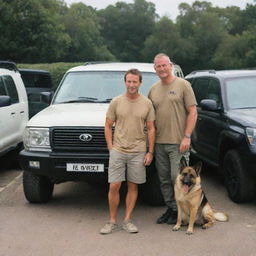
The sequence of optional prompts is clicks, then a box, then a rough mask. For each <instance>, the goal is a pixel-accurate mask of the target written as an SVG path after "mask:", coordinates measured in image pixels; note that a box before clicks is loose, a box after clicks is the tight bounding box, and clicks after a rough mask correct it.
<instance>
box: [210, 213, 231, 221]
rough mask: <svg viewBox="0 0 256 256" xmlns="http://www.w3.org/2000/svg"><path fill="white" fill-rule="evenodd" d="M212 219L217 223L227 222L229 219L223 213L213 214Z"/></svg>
mask: <svg viewBox="0 0 256 256" xmlns="http://www.w3.org/2000/svg"><path fill="white" fill-rule="evenodd" d="M213 217H214V219H215V220H217V221H228V219H229V217H228V215H227V214H226V213H223V212H214V213H213Z"/></svg>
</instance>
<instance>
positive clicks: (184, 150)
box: [148, 53, 197, 224]
mask: <svg viewBox="0 0 256 256" xmlns="http://www.w3.org/2000/svg"><path fill="white" fill-rule="evenodd" d="M154 67H155V71H156V73H157V75H158V76H159V78H160V81H159V82H157V83H156V84H154V85H153V86H152V87H151V89H150V91H149V95H148V97H149V99H151V101H152V103H153V106H154V108H155V114H156V144H155V157H156V168H157V171H158V175H159V180H160V187H161V191H162V194H163V198H164V201H165V204H166V205H167V207H168V208H167V210H166V212H165V213H164V214H163V215H162V216H160V217H159V218H158V219H157V221H156V222H157V223H158V224H161V223H167V224H175V223H176V220H177V206H176V202H175V198H174V189H173V184H174V182H175V179H176V176H177V174H178V172H179V164H180V159H181V157H182V156H184V157H185V158H186V160H187V161H188V160H189V147H190V136H191V134H192V131H193V129H194V127H195V124H196V120H197V109H196V104H197V103H196V99H195V95H194V93H193V90H192V88H191V85H190V83H189V82H188V81H186V80H184V79H182V78H180V77H176V76H175V75H174V74H173V72H172V71H173V70H172V68H173V64H172V62H171V61H170V58H169V57H168V56H167V55H166V54H163V53H160V54H158V55H156V56H155V58H154Z"/></svg>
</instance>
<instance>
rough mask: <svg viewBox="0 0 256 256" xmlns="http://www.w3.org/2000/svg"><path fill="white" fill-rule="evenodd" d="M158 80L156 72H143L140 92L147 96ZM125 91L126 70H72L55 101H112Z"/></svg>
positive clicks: (56, 102)
mask: <svg viewBox="0 0 256 256" xmlns="http://www.w3.org/2000/svg"><path fill="white" fill-rule="evenodd" d="M158 80H159V79H158V77H157V75H156V74H155V73H150V72H142V84H141V87H140V93H141V94H143V95H145V96H147V94H148V91H149V88H150V87H151V86H152V84H154V83H155V82H156V81H158ZM125 91H126V89H125V84H124V72H119V71H90V72H89V71H85V72H71V73H69V74H67V76H66V77H65V79H64V81H63V83H62V85H61V87H60V88H59V89H58V92H57V95H56V97H55V99H54V102H53V103H55V104H58V103H71V102H96V103H97V102H110V100H111V99H112V98H113V97H115V96H117V95H120V94H123V93H124V92H125Z"/></svg>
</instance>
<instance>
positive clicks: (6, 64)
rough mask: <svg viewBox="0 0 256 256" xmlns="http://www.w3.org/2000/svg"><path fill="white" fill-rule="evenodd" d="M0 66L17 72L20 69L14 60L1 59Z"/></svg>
mask: <svg viewBox="0 0 256 256" xmlns="http://www.w3.org/2000/svg"><path fill="white" fill-rule="evenodd" d="M0 68H6V69H9V70H13V71H15V72H17V71H18V68H17V66H16V64H15V62H12V61H6V60H0Z"/></svg>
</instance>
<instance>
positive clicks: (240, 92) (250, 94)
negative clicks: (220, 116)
mask: <svg viewBox="0 0 256 256" xmlns="http://www.w3.org/2000/svg"><path fill="white" fill-rule="evenodd" d="M226 91H227V102H228V106H229V107H230V108H231V109H239V108H256V77H239V78H235V79H228V80H226Z"/></svg>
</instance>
